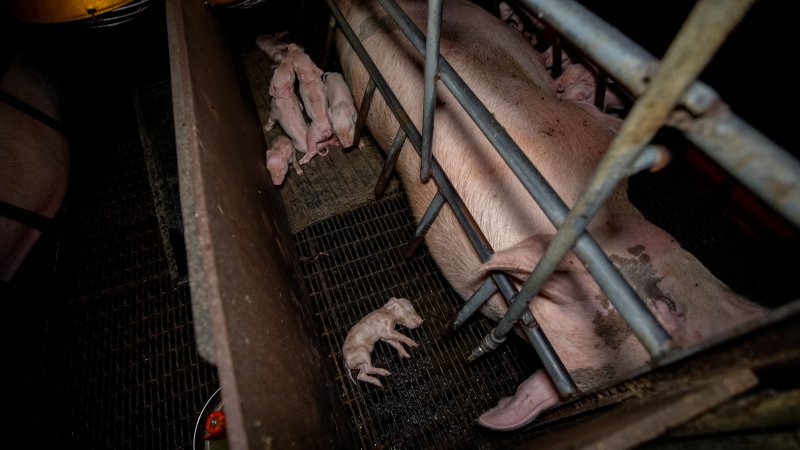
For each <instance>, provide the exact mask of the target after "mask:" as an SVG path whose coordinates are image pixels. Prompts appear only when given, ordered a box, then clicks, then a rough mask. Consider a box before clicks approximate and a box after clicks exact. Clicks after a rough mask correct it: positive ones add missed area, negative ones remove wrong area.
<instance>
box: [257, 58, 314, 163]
mask: <svg viewBox="0 0 800 450" xmlns="http://www.w3.org/2000/svg"><path fill="white" fill-rule="evenodd" d="M294 80H295V75H294V69H293V68H292V58H291V56H286V57H285V58H284V59H283V60H282V61H281V62H280V64H278V66H277V67H275V71H274V72H273V74H272V79H271V80H270V83H269V95H270V96H271V97H272V105H271V107H270V111H269V119H268V120H267V123H266V124H265V125H264V129H265V130H266V131H269V130H271V129H272V127H273V126H275V122H276V121H277V122H278V123H280V124H281V128H283V131H284V132H286V134H287V135H288V136H289V137H290V138H291V139H292V144H293V145H294V148H296V149H297V150H299V151H301V152H303V153H306V154H307V153H308V148H307V147H306V135H307V134H308V124H307V123H306V119H305V118H304V117H303V109H302V108H303V107H302V106H301V105H300V100H299V99H298V98H297V95H296V94H295V93H294ZM312 156H313V155H312ZM300 163H301V164H303V161H302V160H301V161H300Z"/></svg>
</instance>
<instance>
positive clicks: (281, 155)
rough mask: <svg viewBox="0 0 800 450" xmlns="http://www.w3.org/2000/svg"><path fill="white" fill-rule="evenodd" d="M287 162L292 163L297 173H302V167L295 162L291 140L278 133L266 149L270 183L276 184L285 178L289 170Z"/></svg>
mask: <svg viewBox="0 0 800 450" xmlns="http://www.w3.org/2000/svg"><path fill="white" fill-rule="evenodd" d="M289 163H292V166H293V167H294V171H295V172H297V174H298V175H302V174H303V169H302V168H300V164H298V163H297V159H296V158H295V157H294V146H293V145H292V141H290V140H289V138H288V137H286V136H284V135H282V134H281V135H279V136H278V137H276V138H275V140H274V141H272V145H270V147H269V149H267V170H269V175H270V177H272V184H274V185H276V186H278V185H280V184H283V180H284V179H285V178H286V172H288V171H289Z"/></svg>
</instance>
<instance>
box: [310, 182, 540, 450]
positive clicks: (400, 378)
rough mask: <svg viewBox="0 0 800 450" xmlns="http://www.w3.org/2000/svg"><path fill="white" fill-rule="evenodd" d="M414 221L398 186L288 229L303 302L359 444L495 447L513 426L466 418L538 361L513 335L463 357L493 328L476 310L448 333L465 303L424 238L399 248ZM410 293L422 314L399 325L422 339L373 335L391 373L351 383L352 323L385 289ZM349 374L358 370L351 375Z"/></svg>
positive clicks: (379, 359) (376, 357)
mask: <svg viewBox="0 0 800 450" xmlns="http://www.w3.org/2000/svg"><path fill="white" fill-rule="evenodd" d="M413 233H414V223H413V218H412V216H411V212H410V210H409V209H408V204H407V202H406V199H405V194H404V193H403V192H402V191H400V190H396V191H394V192H393V193H391V194H389V195H387V196H386V197H385V198H383V199H381V200H380V201H376V202H373V203H370V204H368V205H365V206H362V207H360V208H357V209H355V210H352V211H350V212H347V213H344V214H340V215H336V216H334V217H331V218H329V219H327V220H325V221H322V222H318V223H316V224H314V225H312V226H310V227H308V228H306V229H304V230H303V231H301V232H300V233H297V234H296V235H295V239H296V246H297V250H298V254H299V255H300V257H301V261H304V262H303V263H301V266H302V270H303V276H304V280H305V283H306V285H307V289H308V292H309V294H310V303H309V307H310V308H311V310H312V312H313V314H314V315H315V316H316V318H317V322H318V325H319V332H320V335H322V336H323V337H324V339H323V342H324V346H325V348H324V349H323V353H324V354H326V355H327V362H328V364H330V366H331V367H332V368H333V370H334V373H335V374H336V379H337V381H338V384H337V387H338V389H339V394H340V397H341V400H342V402H343V404H344V405H345V407H346V408H347V409H348V410H349V412H350V415H351V420H352V427H353V434H354V436H355V440H356V442H357V443H359V445H360V448H404V449H405V448H424V449H436V448H442V449H449V448H498V446H500V445H501V444H503V443H507V442H508V440H509V439H512V438H513V439H519V438H522V437H524V436H525V435H526V432H525V431H524V430H523V431H522V432H520V433H510V434H509V433H492V432H488V431H486V430H485V429H482V428H481V427H479V426H477V425H475V424H474V423H473V421H474V420H475V419H476V418H477V417H478V416H479V415H480V413H482V412H483V411H485V410H486V409H489V408H491V407H493V406H494V405H495V404H496V402H497V400H498V399H500V398H501V397H504V396H508V395H511V394H513V392H514V391H515V390H516V388H517V386H518V385H519V383H520V382H522V381H523V380H524V379H526V378H527V377H528V376H530V374H532V373H533V371H534V370H535V369H536V365H535V364H536V361H537V358H536V356H535V353H533V350H532V349H531V348H530V347H528V346H526V345H523V344H522V343H521V341H519V342H517V341H518V339H517V338H516V337H513V338H511V339H509V344H508V345H503V346H501V348H500V349H498V350H497V351H495V352H493V353H492V354H490V355H487V356H485V357H483V358H480V359H479V360H477V361H475V362H473V363H471V364H468V363H467V362H466V361H465V356H466V355H467V354H469V352H470V350H471V349H472V348H473V347H474V346H475V345H476V344H477V343H478V342H480V340H481V339H482V338H483V336H484V335H485V334H486V333H487V332H488V331H489V330H491V326H492V323H491V322H490V321H489V320H488V319H485V318H483V317H482V316H480V317H479V316H476V317H474V318H473V319H471V320H470V321H469V322H468V324H467V325H466V326H465V327H464V328H463V329H461V330H459V331H458V332H457V333H455V334H454V335H453V336H452V337H449V338H441V337H440V336H439V330H440V328H441V327H443V326H444V325H445V324H446V323H447V321H448V320H449V319H450V318H451V316H452V314H453V313H454V312H455V311H456V310H457V309H458V307H459V306H460V305H461V304H462V300H461V298H460V297H459V296H458V295H457V294H456V293H455V292H454V291H453V290H452V288H451V287H450V286H449V284H448V283H447V282H446V281H445V279H444V278H443V277H442V275H441V273H440V272H439V271H438V269H437V267H436V265H435V263H434V262H433V259H432V258H431V256H430V254H429V253H428V252H427V249H426V248H425V247H424V246H423V248H422V250H421V251H420V253H419V254H418V255H417V256H415V257H413V258H411V259H409V260H406V259H405V258H404V257H403V256H402V253H401V252H402V249H403V247H404V246H405V245H406V243H407V242H408V240H409V239H410V238H411V237H412V236H413ZM393 296H394V297H405V298H408V299H409V300H410V301H411V302H412V304H413V305H414V307H415V309H416V311H417V312H418V313H419V314H420V316H421V317H422V318H423V319H425V322H424V323H423V325H422V326H421V327H420V328H417V329H414V330H408V329H405V328H403V327H401V326H398V329H399V330H401V332H402V333H404V334H406V335H407V336H409V337H411V338H412V339H414V340H415V341H416V342H417V343H418V344H419V347H417V348H414V349H411V350H410V353H411V355H412V357H411V358H410V359H404V358H400V357H399V356H398V355H397V352H396V351H395V350H394V349H393V348H391V347H390V346H389V345H387V344H384V343H380V342H379V343H377V344H376V346H375V349H374V351H373V353H372V363H373V365H375V366H376V367H383V368H386V369H388V370H389V371H390V372H392V375H390V376H388V377H382V382H383V384H384V386H383V387H382V388H381V387H376V386H373V385H368V384H365V383H362V382H356V383H354V382H352V381H351V380H350V378H349V377H348V374H347V371H346V370H345V367H344V363H343V361H342V351H341V348H342V345H343V343H344V339H345V336H346V335H347V332H348V331H349V330H350V328H351V327H352V326H353V325H355V323H356V322H358V321H359V320H360V319H361V318H362V317H363V316H365V315H366V314H368V313H369V312H371V311H373V310H375V309H377V308H379V307H381V306H382V305H384V304H385V303H386V301H387V300H388V299H389V298H390V297H393ZM353 376H355V374H353Z"/></svg>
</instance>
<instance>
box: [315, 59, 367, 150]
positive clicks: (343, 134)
mask: <svg viewBox="0 0 800 450" xmlns="http://www.w3.org/2000/svg"><path fill="white" fill-rule="evenodd" d="M322 79H323V81H324V82H325V88H326V90H327V96H328V111H327V112H328V119H329V120H330V122H331V125H332V126H333V133H334V134H335V135H336V137H337V138H339V142H341V144H342V147H343V148H348V147H350V146H352V145H353V137H354V136H355V132H356V119H357V118H358V111H356V106H355V104H354V103H353V96H352V94H350V88H349V87H348V86H347V83H346V82H345V81H344V77H342V74H341V73H338V72H325V73H324V74H323V75H322Z"/></svg>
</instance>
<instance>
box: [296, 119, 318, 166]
mask: <svg viewBox="0 0 800 450" xmlns="http://www.w3.org/2000/svg"><path fill="white" fill-rule="evenodd" d="M318 141H319V134H318V131H317V127H315V126H313V125H311V126H309V127H308V131H307V132H306V147H307V148H308V151H307V152H306V154H305V155H304V156H303V158H302V159H300V164H308V162H309V161H311V158H313V157H314V156H316V154H317V153H319V144H318Z"/></svg>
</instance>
